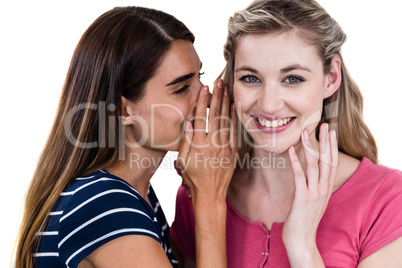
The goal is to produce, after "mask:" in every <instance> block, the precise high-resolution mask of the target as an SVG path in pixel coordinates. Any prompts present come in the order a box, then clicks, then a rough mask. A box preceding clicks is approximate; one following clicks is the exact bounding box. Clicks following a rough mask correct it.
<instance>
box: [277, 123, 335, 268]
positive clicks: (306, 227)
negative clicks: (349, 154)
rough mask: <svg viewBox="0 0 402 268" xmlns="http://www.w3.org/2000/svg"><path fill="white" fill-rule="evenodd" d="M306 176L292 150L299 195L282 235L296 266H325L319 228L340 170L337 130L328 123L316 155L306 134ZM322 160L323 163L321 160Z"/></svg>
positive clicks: (305, 131)
mask: <svg viewBox="0 0 402 268" xmlns="http://www.w3.org/2000/svg"><path fill="white" fill-rule="evenodd" d="M302 141H303V142H302V143H303V151H304V156H305V160H306V165H307V167H306V174H304V171H303V169H302V167H301V165H300V162H299V159H298V157H297V154H296V152H295V149H294V148H293V147H291V148H290V149H289V157H290V162H291V166H292V171H293V175H294V185H295V194H294V198H293V203H292V206H291V209H290V211H289V214H288V216H287V219H286V221H285V225H284V227H283V232H282V240H283V243H284V245H285V248H286V251H287V254H288V257H289V261H290V264H291V266H292V267H325V266H324V263H323V261H322V258H321V255H320V253H319V251H318V249H317V244H316V233H317V228H318V225H319V223H320V221H321V218H322V216H323V215H324V212H325V210H326V208H327V205H328V201H329V198H330V197H331V194H332V190H333V185H334V180H335V177H336V174H337V169H338V145H337V141H336V134H335V131H331V132H330V133H328V124H323V125H322V126H321V128H320V142H319V147H320V152H319V156H318V157H317V156H315V155H314V153H316V151H314V150H313V147H312V144H311V141H310V138H309V134H308V132H307V130H304V131H303V133H302ZM317 158H319V160H318V159H317Z"/></svg>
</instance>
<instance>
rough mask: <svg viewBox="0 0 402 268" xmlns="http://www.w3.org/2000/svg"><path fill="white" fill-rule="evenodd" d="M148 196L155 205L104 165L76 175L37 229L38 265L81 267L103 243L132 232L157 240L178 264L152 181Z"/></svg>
mask: <svg viewBox="0 0 402 268" xmlns="http://www.w3.org/2000/svg"><path fill="white" fill-rule="evenodd" d="M148 197H149V200H150V202H151V204H152V207H153V208H152V207H151V206H149V204H148V203H147V202H146V201H145V199H143V198H142V197H141V196H140V195H139V193H138V192H137V191H136V190H135V189H134V188H133V187H131V185H129V184H128V183H127V182H126V181H124V180H122V179H121V178H119V177H116V176H114V175H112V174H110V173H107V172H105V171H102V170H101V171H98V172H96V173H94V174H92V175H89V176H86V177H82V178H77V179H76V180H75V181H74V182H73V183H72V184H71V185H69V186H68V187H67V188H66V190H65V191H64V192H63V193H62V194H61V195H60V197H59V200H58V202H57V204H56V206H55V208H54V209H53V211H52V212H51V213H50V214H49V218H48V223H47V228H46V231H44V232H42V233H38V236H40V237H41V244H40V247H39V249H38V252H37V253H36V254H35V255H34V256H35V257H36V267H38V268H44V267H51V268H57V267H77V265H78V264H79V263H80V262H81V261H82V260H83V259H84V258H85V257H87V256H88V255H89V254H90V253H91V252H93V251H94V250H95V249H97V248H98V247H100V246H102V245H103V244H105V243H107V242H109V241H111V240H113V239H115V238H117V237H121V236H124V235H133V234H136V235H146V236H150V237H152V238H154V239H155V240H157V241H158V242H159V243H161V246H162V247H163V248H164V250H165V252H166V254H167V256H168V258H169V260H170V262H171V263H172V265H173V266H176V265H177V261H176V260H175V259H174V257H173V255H172V252H171V249H170V245H169V239H168V236H169V226H168V224H167V222H166V218H165V215H164V214H163V211H162V209H161V207H160V205H159V201H158V199H157V198H156V195H155V193H154V191H153V189H152V186H151V185H150V186H149V191H148ZM133 254H134V253H133Z"/></svg>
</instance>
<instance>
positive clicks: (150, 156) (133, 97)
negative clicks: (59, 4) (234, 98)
mask: <svg viewBox="0 0 402 268" xmlns="http://www.w3.org/2000/svg"><path fill="white" fill-rule="evenodd" d="M193 42H194V36H193V34H192V33H191V32H190V31H189V30H188V29H187V27H186V26H185V25H184V24H183V23H181V22H180V21H178V20H177V19H176V18H174V17H173V16H171V15H168V14H166V13H164V12H161V11H157V10H153V9H148V8H141V7H118V8H114V9H112V10H110V11H108V12H106V13H104V14H103V15H101V16H100V17H99V18H98V19H96V20H95V21H94V22H93V24H92V25H91V26H90V27H89V28H88V29H87V31H86V32H85V33H84V34H83V36H82V38H81V40H80V41H79V43H78V45H77V48H76V50H75V52H74V55H73V58H72V61H71V65H70V68H69V72H68V74H67V78H66V81H65V85H64V88H63V92H62V96H61V100H60V103H59V107H58V111H57V115H56V118H55V121H54V124H53V128H52V130H51V132H50V135H49V138H48V141H47V144H46V146H45V148H44V150H43V153H42V155H41V158H40V160H39V163H38V166H37V169H36V172H35V174H34V176H33V179H32V182H31V184H30V186H29V189H28V193H27V196H26V201H25V213H24V217H23V221H22V225H21V228H20V235H19V240H18V245H17V253H16V267H18V268H25V267H27V268H32V267H39V268H42V267H51V268H56V267H71V268H72V267H80V268H85V267H172V266H176V265H177V261H176V260H175V258H174V256H173V255H172V250H171V247H170V244H169V239H168V238H169V226H168V225H167V223H166V219H165V216H164V214H163V211H162V209H161V207H160V204H159V202H158V199H157V197H156V195H155V193H154V191H153V189H152V187H151V185H150V180H151V178H152V176H153V173H154V172H155V170H154V169H152V168H149V165H148V164H149V163H155V164H156V165H159V164H160V163H161V161H162V159H163V157H164V155H165V154H166V152H167V151H168V150H173V151H178V150H179V148H180V151H179V156H180V158H179V159H180V161H179V162H180V163H181V164H184V165H185V168H186V169H185V171H184V175H185V181H186V183H187V185H189V186H190V190H191V193H192V196H193V201H194V209H195V211H196V212H197V214H196V218H197V220H196V223H197V228H196V229H197V236H199V237H202V239H198V243H197V250H198V253H199V256H200V258H199V261H197V265H198V266H199V267H212V266H214V267H226V251H225V248H226V247H225V220H226V203H225V198H226V189H227V186H228V184H229V181H230V178H231V177H232V174H233V170H234V163H235V160H234V157H235V151H236V144H235V141H236V137H235V135H236V131H233V130H232V131H230V133H229V130H228V129H227V127H228V126H229V121H228V120H220V119H219V118H218V119H216V120H215V119H214V118H210V119H209V122H210V123H211V125H210V127H209V130H210V132H209V133H206V132H205V129H206V126H205V115H206V109H207V106H208V102H209V101H210V106H211V108H210V111H211V114H215V115H220V116H222V117H223V118H231V119H232V121H233V122H237V121H236V120H235V116H236V113H235V112H234V111H233V110H232V109H230V98H229V94H228V93H229V92H228V89H227V87H224V86H223V83H222V80H219V81H217V82H216V83H215V86H214V94H213V96H212V98H211V96H210V93H209V91H208V87H206V86H203V85H202V83H201V81H200V77H199V76H200V69H201V61H200V59H199V58H198V55H197V53H196V51H195V49H194V47H193ZM194 119H195V120H194ZM190 121H194V127H195V128H197V129H200V130H201V131H198V132H196V133H193V132H192V131H191V130H192V124H191V123H190ZM233 127H235V126H233ZM221 128H224V129H223V130H221ZM183 129H184V131H185V132H184V138H183V139H181V137H182V134H183V133H182V130H183ZM202 130H203V131H202ZM213 133H218V135H213V136H212V134H213ZM229 140H232V142H231V143H230V144H229V143H228V142H229ZM192 141H194V142H197V144H202V145H207V146H206V147H205V146H204V147H203V148H205V149H203V148H198V147H199V146H198V147H197V146H191V143H192ZM220 144H222V145H226V146H215V145H220ZM194 154H202V155H203V156H204V157H206V158H216V159H218V160H221V159H224V160H225V163H227V164H226V165H225V166H224V168H220V167H217V168H210V167H209V166H208V167H206V168H204V169H196V165H195V162H194V157H193V156H194ZM135 159H140V160H141V161H133V160H135ZM142 163H143V164H142ZM147 163H148V164H147Z"/></svg>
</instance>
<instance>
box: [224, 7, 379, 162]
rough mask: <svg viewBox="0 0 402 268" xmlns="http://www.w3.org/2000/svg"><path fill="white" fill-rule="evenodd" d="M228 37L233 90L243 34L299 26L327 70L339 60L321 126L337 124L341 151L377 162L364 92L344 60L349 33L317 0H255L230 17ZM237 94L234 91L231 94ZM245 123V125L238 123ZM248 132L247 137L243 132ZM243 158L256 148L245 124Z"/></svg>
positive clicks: (226, 53) (226, 77)
mask: <svg viewBox="0 0 402 268" xmlns="http://www.w3.org/2000/svg"><path fill="white" fill-rule="evenodd" d="M228 30H229V32H228V37H227V42H226V44H225V47H224V56H225V60H226V67H225V69H224V71H223V73H222V75H223V79H224V82H225V84H227V85H229V87H230V88H231V89H233V79H234V63H235V52H236V47H237V44H238V42H239V40H240V38H241V37H242V36H245V35H249V34H266V33H273V32H286V31H295V32H296V33H298V34H299V36H300V37H301V38H304V40H305V41H306V42H308V43H309V44H311V45H314V46H315V47H316V48H317V49H318V51H319V53H320V56H321V58H322V60H323V63H324V64H323V68H324V73H325V74H328V73H329V71H330V69H331V63H332V59H333V58H334V57H336V56H337V57H339V58H340V59H341V72H342V82H341V85H340V87H339V89H338V90H337V91H336V93H335V94H333V95H332V96H331V97H329V98H327V99H325V100H324V102H323V107H324V109H323V112H322V115H321V120H320V122H319V124H318V127H317V130H316V136H317V139H318V130H319V126H320V125H321V124H323V123H329V125H330V128H331V129H336V132H337V136H338V145H339V146H338V147H339V150H340V151H342V152H344V153H346V154H348V155H350V156H353V157H355V158H357V159H362V158H363V157H368V158H369V159H370V160H371V161H372V162H374V163H378V151H377V146H376V142H375V140H374V137H373V135H372V134H371V132H370V130H369V129H368V127H367V125H366V124H365V123H364V121H363V96H362V94H361V92H360V89H359V87H358V86H357V84H356V83H355V82H354V81H353V80H352V78H351V76H350V75H349V73H348V71H347V69H346V66H345V63H344V61H343V59H342V54H341V47H342V45H343V43H344V42H345V40H346V34H345V33H344V32H343V31H342V28H341V27H340V26H339V24H338V23H337V22H336V21H335V20H334V19H333V18H332V17H331V16H330V15H329V14H328V13H327V12H326V11H325V10H324V9H323V8H322V7H321V6H320V5H319V4H318V3H317V2H315V1H314V0H257V1H254V2H253V3H252V4H251V5H250V6H249V7H247V8H246V9H245V10H241V11H238V12H236V13H235V14H234V15H233V16H232V17H231V18H230V19H229V26H228ZM232 95H233V94H232ZM239 125H241V124H239ZM246 135H247V137H245V136H246ZM241 137H243V141H242V142H241V148H240V149H239V154H240V155H239V158H240V159H243V158H244V157H245V155H246V154H247V153H251V152H252V147H251V146H250V145H249V144H248V143H247V142H245V141H244V139H248V141H252V138H251V137H250V136H249V135H248V133H247V131H245V129H244V128H242V129H241Z"/></svg>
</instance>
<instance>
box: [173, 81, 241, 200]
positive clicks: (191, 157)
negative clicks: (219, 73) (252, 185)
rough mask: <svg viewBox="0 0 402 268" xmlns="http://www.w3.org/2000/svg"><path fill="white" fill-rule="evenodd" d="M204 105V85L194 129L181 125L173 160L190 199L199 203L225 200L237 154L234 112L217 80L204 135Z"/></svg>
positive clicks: (206, 99) (205, 91)
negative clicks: (175, 160)
mask: <svg viewBox="0 0 402 268" xmlns="http://www.w3.org/2000/svg"><path fill="white" fill-rule="evenodd" d="M208 102H209V91H208V86H203V87H202V89H201V91H200V94H199V98H198V102H197V108H196V114H195V120H194V128H193V127H192V125H191V123H190V122H189V121H185V122H184V135H183V138H182V140H181V144H180V150H179V155H178V160H177V163H178V165H179V168H180V172H181V176H182V177H183V180H184V183H185V184H186V185H187V186H188V188H189V190H190V192H191V195H192V197H193V199H194V198H201V199H203V202H206V201H207V200H211V201H214V200H216V199H221V198H223V199H224V200H225V199H226V192H227V188H228V186H229V183H230V180H231V178H232V175H233V172H234V167H235V163H236V155H237V154H236V153H237V117H236V111H235V109H233V108H231V105H230V96H229V90H228V88H227V87H226V86H225V87H224V86H223V81H222V80H221V79H218V80H217V81H216V82H215V84H214V91H213V95H212V97H211V102H210V111H209V116H208V124H209V125H208V132H206V122H207V107H208ZM232 107H234V105H233V106H232Z"/></svg>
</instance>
